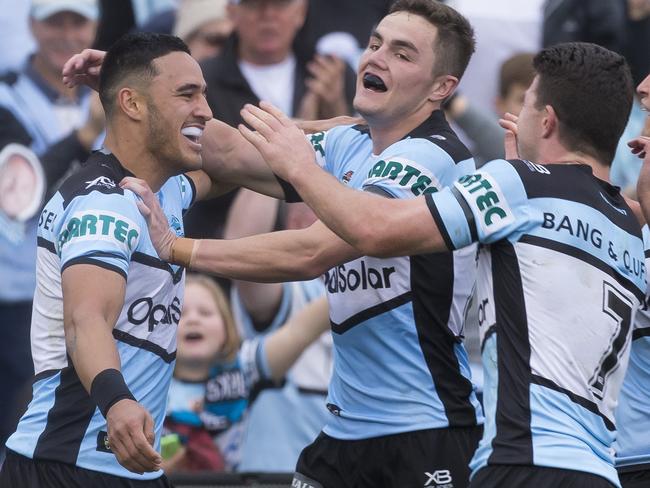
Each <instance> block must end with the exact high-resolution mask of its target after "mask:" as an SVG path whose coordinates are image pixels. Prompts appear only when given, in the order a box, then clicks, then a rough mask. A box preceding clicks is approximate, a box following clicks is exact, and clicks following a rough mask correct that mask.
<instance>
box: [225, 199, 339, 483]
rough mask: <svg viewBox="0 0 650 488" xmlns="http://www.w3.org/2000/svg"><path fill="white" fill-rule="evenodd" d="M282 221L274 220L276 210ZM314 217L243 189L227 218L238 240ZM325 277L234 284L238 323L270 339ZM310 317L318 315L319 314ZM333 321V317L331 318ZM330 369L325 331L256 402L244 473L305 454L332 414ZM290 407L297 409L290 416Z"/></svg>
mask: <svg viewBox="0 0 650 488" xmlns="http://www.w3.org/2000/svg"><path fill="white" fill-rule="evenodd" d="M279 205H282V207H280V213H281V214H283V218H281V219H278V220H282V221H283V222H281V223H280V225H278V224H277V223H276V215H278V207H279ZM315 220H316V216H315V215H314V213H313V212H312V210H311V209H310V208H309V207H307V206H306V205H305V204H304V203H295V204H284V205H283V204H279V202H278V200H275V199H274V198H270V197H267V196H264V195H260V194H258V193H254V192H252V191H250V190H245V189H242V190H240V192H239V194H238V195H237V198H236V199H235V201H234V203H233V205H232V207H231V208H230V212H229V215H228V221H227V224H226V231H225V235H224V237H225V238H227V239H237V238H241V237H246V236H249V235H254V234H261V233H265V232H270V231H272V230H274V229H275V228H285V229H302V228H305V227H308V226H309V225H311V224H313V223H314V221H315ZM324 293H325V287H324V286H323V283H322V281H321V280H320V279H315V280H311V281H302V282H293V283H251V282H246V281H235V282H234V286H233V289H232V293H231V300H232V304H233V311H234V314H235V319H236V321H237V326H238V327H239V329H240V331H241V333H242V335H243V337H245V338H247V339H252V338H254V337H259V336H266V335H267V334H269V333H272V332H273V331H275V330H277V329H278V327H279V326H280V325H281V324H282V323H284V322H285V321H286V320H287V319H289V318H290V317H292V316H294V315H295V314H297V313H299V312H300V311H301V309H303V308H304V307H305V306H306V305H307V303H309V302H311V301H314V300H316V299H317V298H318V297H320V296H323V295H324ZM312 320H319V318H318V317H313V318H312ZM326 320H327V321H329V319H326ZM331 371H332V337H331V334H330V333H329V332H328V333H325V334H323V335H322V336H321V338H320V339H319V340H317V341H315V342H314V343H313V344H312V345H310V346H309V348H307V349H306V350H305V352H304V353H303V354H302V355H301V356H300V358H299V359H298V360H297V361H296V364H295V365H294V366H293V367H292V368H291V370H290V371H289V372H288V374H287V377H286V381H285V382H284V384H279V385H278V384H268V383H267V384H266V385H263V386H266V388H264V389H262V390H261V391H260V392H259V394H258V395H257V397H256V399H255V401H254V402H253V404H252V406H251V413H250V416H249V423H248V429H247V431H246V436H245V439H244V445H243V449H242V463H241V470H242V471H279V472H291V471H292V470H293V469H294V468H295V466H296V461H297V460H298V456H299V455H300V451H302V449H303V448H304V447H305V446H306V445H307V444H310V443H311V442H312V441H313V440H314V439H315V438H316V436H317V435H318V433H319V432H320V430H321V429H322V428H323V426H324V425H325V422H326V421H327V419H328V417H329V412H328V411H327V409H326V408H325V404H326V396H327V387H328V384H329V381H330V376H331ZM286 412H292V414H291V416H290V417H289V416H287V415H286Z"/></svg>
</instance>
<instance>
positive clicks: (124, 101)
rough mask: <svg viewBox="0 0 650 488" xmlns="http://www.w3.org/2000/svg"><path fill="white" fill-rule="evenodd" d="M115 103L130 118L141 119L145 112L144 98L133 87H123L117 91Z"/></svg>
mask: <svg viewBox="0 0 650 488" xmlns="http://www.w3.org/2000/svg"><path fill="white" fill-rule="evenodd" d="M117 104H118V105H119V107H120V109H121V110H122V112H124V114H125V115H126V116H127V117H129V118H130V119H132V120H142V119H143V118H144V115H145V113H146V105H145V103H144V99H143V98H142V96H140V94H139V93H138V92H137V91H136V90H134V89H133V88H128V87H124V88H121V89H120V91H119V92H118V93H117Z"/></svg>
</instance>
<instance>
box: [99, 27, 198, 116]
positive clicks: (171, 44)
mask: <svg viewBox="0 0 650 488" xmlns="http://www.w3.org/2000/svg"><path fill="white" fill-rule="evenodd" d="M176 51H180V52H184V53H187V54H190V49H189V48H188V47H187V45H186V44H185V43H184V42H183V41H182V40H180V39H179V38H178V37H174V36H170V35H167V34H156V33H152V32H139V33H135V34H127V35H125V36H123V37H121V38H120V39H119V40H118V41H117V42H116V43H115V44H113V46H112V47H111V48H110V49H109V50H108V52H107V53H106V57H105V58H104V62H103V63H102V69H101V72H100V74H99V98H100V99H101V101H102V106H103V107H104V111H105V112H106V115H110V114H111V113H112V111H113V108H114V104H115V95H116V93H115V90H116V88H117V87H118V85H119V84H120V83H121V82H123V81H124V80H125V79H126V78H129V77H138V78H140V79H141V80H142V81H149V80H151V79H152V78H154V77H155V76H156V75H158V71H157V70H156V67H155V66H154V65H153V63H152V62H153V61H154V60H155V59H157V58H160V57H162V56H165V55H167V54H169V53H172V52H176Z"/></svg>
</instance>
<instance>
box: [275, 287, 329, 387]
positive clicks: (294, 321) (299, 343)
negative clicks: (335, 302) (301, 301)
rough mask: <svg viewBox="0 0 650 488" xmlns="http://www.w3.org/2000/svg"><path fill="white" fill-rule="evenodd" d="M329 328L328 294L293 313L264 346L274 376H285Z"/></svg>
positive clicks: (276, 377)
mask: <svg viewBox="0 0 650 488" xmlns="http://www.w3.org/2000/svg"><path fill="white" fill-rule="evenodd" d="M329 328H330V318H329V308H328V305H327V298H326V297H321V298H319V299H318V300H314V301H313V302H311V303H309V304H308V305H307V306H305V307H304V308H302V309H301V310H300V311H299V312H298V313H296V314H294V315H292V316H291V318H290V319H289V320H287V322H286V323H285V324H284V325H283V326H282V327H280V328H279V329H278V330H276V331H274V332H271V333H270V334H269V336H268V338H267V339H266V341H265V343H264V350H265V353H266V360H267V362H268V365H269V369H270V370H271V377H272V379H274V380H280V379H282V378H284V375H285V374H286V372H287V371H288V370H289V368H291V366H293V363H295V362H296V360H297V359H298V358H299V357H300V355H301V354H302V352H303V351H304V350H305V349H306V348H307V347H308V346H309V345H310V344H311V343H312V342H314V341H315V340H316V339H318V338H319V337H320V336H321V335H322V334H323V332H326V331H327V330H329Z"/></svg>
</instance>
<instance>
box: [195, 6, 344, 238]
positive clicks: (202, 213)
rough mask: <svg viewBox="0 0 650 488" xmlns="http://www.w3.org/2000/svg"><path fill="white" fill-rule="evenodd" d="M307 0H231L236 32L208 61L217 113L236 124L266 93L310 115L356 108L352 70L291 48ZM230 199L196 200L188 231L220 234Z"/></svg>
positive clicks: (210, 99) (290, 110)
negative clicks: (302, 57)
mask: <svg viewBox="0 0 650 488" xmlns="http://www.w3.org/2000/svg"><path fill="white" fill-rule="evenodd" d="M306 1H307V0H240V1H238V0H230V3H229V5H228V12H229V14H230V17H231V19H232V21H233V24H234V34H233V35H232V36H231V37H230V39H229V40H228V42H227V43H226V46H225V47H224V51H223V52H222V53H221V55H220V56H219V57H217V58H214V59H210V60H208V61H206V62H205V63H204V64H203V73H204V76H205V80H206V82H207V84H208V94H207V97H208V103H209V104H210V108H211V109H212V112H213V114H214V117H215V118H216V119H219V120H221V121H223V122H226V123H227V124H230V125H232V126H237V124H239V123H241V122H242V119H241V116H240V115H239V111H240V110H241V108H242V107H243V106H244V104H246V103H253V104H257V103H259V101H260V100H261V99H262V100H268V101H270V102H272V103H274V104H275V105H277V106H278V107H280V108H282V109H283V110H284V111H285V112H286V113H287V114H289V115H291V116H295V117H299V118H306V119H313V118H318V117H319V116H322V117H331V116H335V115H344V114H346V113H348V112H350V111H351V109H350V106H351V100H352V97H353V95H354V75H353V73H352V72H351V70H347V71H346V70H345V66H344V64H343V63H342V62H341V61H338V60H335V59H333V58H329V57H324V56H323V57H318V58H315V59H314V60H313V61H312V62H311V63H310V64H309V65H308V64H306V63H303V62H301V61H300V60H299V59H298V58H297V57H296V56H295V55H294V53H293V51H292V48H291V45H292V42H293V40H294V38H295V36H296V32H297V31H298V29H300V27H301V26H302V24H303V22H304V20H305V12H306ZM346 73H347V75H346ZM310 77H311V80H310ZM231 201H232V196H227V197H223V198H219V199H215V200H212V201H211V202H209V203H208V202H203V203H201V204H197V205H195V206H194V207H193V208H192V210H190V212H189V213H188V214H187V216H186V219H185V225H186V227H185V228H186V232H187V235H188V236H192V237H217V236H220V235H221V233H222V227H223V223H224V221H225V214H226V211H227V208H228V206H229V205H230V202H231Z"/></svg>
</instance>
